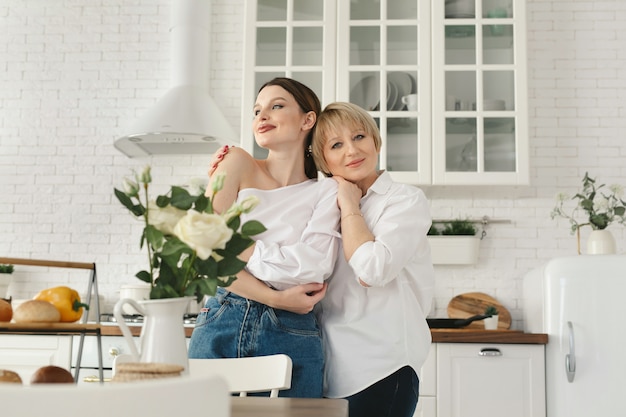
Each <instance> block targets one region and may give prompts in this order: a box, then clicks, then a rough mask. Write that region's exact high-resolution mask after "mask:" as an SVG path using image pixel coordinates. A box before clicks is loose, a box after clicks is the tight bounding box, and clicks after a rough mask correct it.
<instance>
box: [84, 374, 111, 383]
mask: <svg viewBox="0 0 626 417" xmlns="http://www.w3.org/2000/svg"><path fill="white" fill-rule="evenodd" d="M83 382H100V377H97V376H96V375H89V376H86V377H84V378H83ZM103 382H111V378H104V380H103Z"/></svg>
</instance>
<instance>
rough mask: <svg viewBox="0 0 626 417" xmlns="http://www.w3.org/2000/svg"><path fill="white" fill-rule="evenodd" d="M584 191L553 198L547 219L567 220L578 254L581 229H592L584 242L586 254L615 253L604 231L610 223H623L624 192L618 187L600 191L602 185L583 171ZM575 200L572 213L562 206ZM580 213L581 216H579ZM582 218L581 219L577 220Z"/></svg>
mask: <svg viewBox="0 0 626 417" xmlns="http://www.w3.org/2000/svg"><path fill="white" fill-rule="evenodd" d="M582 183H583V188H582V190H581V191H579V192H578V193H576V194H575V195H574V196H573V197H571V198H570V197H569V196H568V195H567V194H565V193H558V194H557V195H556V201H557V203H556V206H555V207H554V209H552V212H551V213H550V217H552V219H555V218H557V217H562V218H565V219H567V220H569V223H570V228H571V233H572V234H574V233H576V240H577V247H578V254H580V253H581V252H580V228H581V227H583V226H591V229H592V231H591V234H590V236H589V239H588V240H587V253H588V254H610V253H615V252H616V248H615V239H614V238H613V235H612V234H611V232H610V231H608V230H606V228H607V227H608V226H609V225H610V224H611V223H613V222H615V223H619V224H626V201H624V200H623V196H624V189H623V187H622V186H621V185H615V184H614V185H611V186H609V187H608V188H606V189H603V188H604V186H605V184H600V185H596V180H595V179H594V178H591V177H589V174H588V173H587V172H585V176H584V177H583V181H582ZM569 200H575V201H577V203H576V206H575V207H574V209H573V210H572V211H567V210H566V209H565V208H564V207H563V206H564V204H565V202H566V201H569ZM581 210H582V212H583V213H580V211H581ZM581 217H582V220H580V219H581Z"/></svg>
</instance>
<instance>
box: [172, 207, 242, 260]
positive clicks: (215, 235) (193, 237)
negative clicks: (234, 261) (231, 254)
mask: <svg viewBox="0 0 626 417" xmlns="http://www.w3.org/2000/svg"><path fill="white" fill-rule="evenodd" d="M174 234H175V235H176V237H178V238H179V239H180V240H181V241H183V242H184V243H186V244H187V246H189V247H190V248H191V249H193V250H195V251H196V253H197V254H198V257H200V259H202V260H206V259H208V258H209V256H211V253H212V252H213V249H224V248H225V247H226V243H227V242H228V241H229V240H230V238H231V237H232V236H233V231H232V229H230V228H229V227H228V226H227V225H226V222H225V221H224V219H223V218H222V217H221V216H219V215H217V214H207V213H199V212H197V211H195V210H189V211H188V212H187V215H186V216H185V217H183V218H182V219H180V221H179V222H178V223H177V224H176V227H174Z"/></svg>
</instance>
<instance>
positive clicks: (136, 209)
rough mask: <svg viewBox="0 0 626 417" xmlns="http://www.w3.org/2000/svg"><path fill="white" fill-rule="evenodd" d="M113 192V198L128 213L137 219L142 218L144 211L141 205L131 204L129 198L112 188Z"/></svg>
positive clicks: (131, 201)
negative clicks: (128, 211)
mask: <svg viewBox="0 0 626 417" xmlns="http://www.w3.org/2000/svg"><path fill="white" fill-rule="evenodd" d="M113 190H114V192H115V196H116V197H117V199H118V200H119V201H120V203H122V205H123V206H124V207H126V208H127V209H128V210H130V212H131V213H133V214H134V215H135V216H137V217H139V216H143V214H144V213H145V212H146V209H145V208H144V207H143V206H142V205H141V204H137V205H135V204H133V200H131V198H130V197H129V196H127V195H126V194H125V193H124V192H122V191H120V190H118V189H117V188H114V189H113Z"/></svg>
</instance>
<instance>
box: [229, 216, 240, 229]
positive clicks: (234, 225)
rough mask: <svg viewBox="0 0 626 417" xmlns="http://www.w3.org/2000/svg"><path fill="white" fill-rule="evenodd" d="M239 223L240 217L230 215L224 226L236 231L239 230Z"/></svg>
mask: <svg viewBox="0 0 626 417" xmlns="http://www.w3.org/2000/svg"><path fill="white" fill-rule="evenodd" d="M240 225H241V219H240V218H239V216H233V217H231V219H230V220H229V221H228V223H226V226H228V227H230V228H231V229H232V230H233V231H234V232H237V230H239V226H240Z"/></svg>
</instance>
